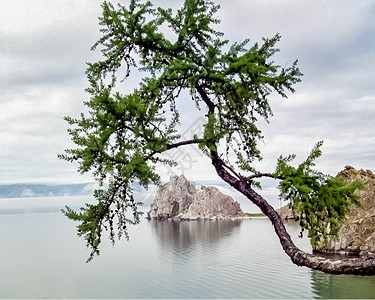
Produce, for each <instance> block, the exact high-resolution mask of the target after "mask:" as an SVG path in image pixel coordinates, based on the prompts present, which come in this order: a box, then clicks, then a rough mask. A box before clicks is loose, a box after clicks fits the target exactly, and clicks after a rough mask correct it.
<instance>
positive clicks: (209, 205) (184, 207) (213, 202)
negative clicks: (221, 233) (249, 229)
mask: <svg viewBox="0 0 375 300" xmlns="http://www.w3.org/2000/svg"><path fill="white" fill-rule="evenodd" d="M243 215H244V214H243V212H242V210H241V207H240V204H239V203H238V202H236V201H234V200H233V199H232V197H230V196H228V195H225V194H223V193H221V192H220V191H219V190H218V189H217V188H216V187H212V186H209V187H206V186H201V187H199V188H198V189H197V188H196V187H195V183H194V182H191V181H189V180H187V179H186V178H185V177H184V176H183V175H181V176H171V178H170V181H169V182H168V183H166V184H164V185H163V186H161V187H160V188H159V189H158V191H157V193H156V197H155V199H154V202H153V203H152V204H151V208H150V211H149V212H148V218H149V219H158V220H165V219H170V218H172V219H175V220H199V219H227V218H236V217H241V216H243Z"/></svg>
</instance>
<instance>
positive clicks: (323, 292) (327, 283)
mask: <svg viewBox="0 0 375 300" xmlns="http://www.w3.org/2000/svg"><path fill="white" fill-rule="evenodd" d="M311 284H312V287H313V292H314V294H315V295H316V298H320V299H332V298H336V299H374V298H375V276H369V277H367V276H354V275H330V274H325V273H323V272H319V271H312V272H311Z"/></svg>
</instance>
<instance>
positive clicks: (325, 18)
mask: <svg viewBox="0 0 375 300" xmlns="http://www.w3.org/2000/svg"><path fill="white" fill-rule="evenodd" d="M177 2H182V1H176V0H173V1H172V0H164V1H162V0H159V1H155V3H157V4H160V5H161V4H163V5H164V4H165V5H168V3H173V5H174V6H176V3H177ZM217 2H218V3H220V4H221V6H222V9H221V11H220V13H219V16H220V18H221V19H222V23H221V24H220V26H219V29H220V30H222V31H223V32H225V34H226V38H228V39H230V40H231V41H241V40H243V39H245V38H247V37H249V38H250V39H251V42H256V41H261V38H262V37H263V36H267V37H271V36H273V35H274V34H275V33H277V32H279V33H280V34H281V35H282V40H281V42H280V43H279V45H278V46H279V48H280V49H281V52H280V53H278V54H277V56H276V57H275V60H276V62H277V63H278V64H280V65H281V66H285V65H290V64H292V62H293V61H294V60H295V59H299V66H300V68H301V71H302V72H303V73H304V77H303V79H302V82H301V83H299V84H298V85H296V93H295V94H292V95H290V96H289V98H288V99H281V98H279V97H276V96H272V107H273V112H274V117H273V118H272V119H271V123H270V124H264V126H263V127H262V128H263V134H264V136H265V140H264V142H265V144H264V145H261V146H262V150H264V153H263V156H264V160H263V161H262V163H261V164H258V165H259V168H260V169H261V170H264V171H273V170H274V167H275V161H276V159H277V157H278V156H279V155H280V154H289V153H296V154H297V157H299V158H300V159H303V158H304V157H305V156H306V155H307V154H308V153H309V152H310V150H311V148H312V147H313V146H314V144H315V143H316V142H317V141H319V140H324V141H325V143H324V147H323V157H322V158H321V159H319V161H318V167H319V168H320V169H321V170H323V171H324V172H327V173H329V174H332V175H335V174H336V173H337V172H338V171H339V170H341V169H342V168H343V167H344V166H345V165H346V164H350V165H353V166H354V167H355V168H364V169H371V170H373V171H374V161H375V154H374V151H373V150H374V146H375V118H374V114H375V84H374V81H375V80H374V79H375V18H374V15H375V5H374V2H373V1H364V0H362V1H354V0H353V1H280V0H274V1H269V0H259V1H253V0H231V1H225V0H221V1H217ZM100 3H101V1H99V0H76V1H74V0H56V1H38V0H12V1H7V0H0V66H1V72H0V91H1V93H0V112H1V115H0V127H1V130H0V143H1V147H0V170H1V173H0V184H5V183H16V182H44V183H57V182H64V183H66V182H69V183H75V182H84V181H91V180H92V179H91V178H90V176H81V175H79V174H78V173H77V172H76V167H77V166H76V165H72V164H69V163H67V162H65V161H59V160H58V159H57V154H58V153H62V152H63V150H64V149H66V148H69V147H71V146H72V143H71V142H70V138H69V136H68V134H67V132H66V129H67V124H66V123H65V122H64V121H63V116H65V115H69V116H73V117H78V116H79V114H80V112H81V111H83V110H84V106H83V104H82V103H83V101H85V100H87V96H88V95H87V94H85V92H84V89H85V87H87V83H86V78H85V74H84V72H85V67H86V65H85V62H87V61H92V60H94V59H95V57H98V56H97V55H98V53H93V52H91V51H89V49H90V47H91V46H92V44H93V43H94V42H95V41H96V40H97V39H98V37H99V36H100V33H99V32H98V28H99V26H98V20H97V17H98V16H99V15H100V12H101V8H100ZM191 109H192V111H191V112H190V113H188V114H186V116H185V117H184V119H183V124H184V126H185V128H186V129H188V128H189V125H192V124H193V123H194V121H195V119H196V118H197V115H196V113H195V112H194V111H193V109H194V105H191ZM187 112H188V111H187ZM173 155H176V157H177V158H178V159H177V160H179V161H180V162H181V164H180V167H177V168H175V169H174V170H168V169H166V168H164V167H162V168H160V171H161V173H162V174H163V180H167V179H168V175H170V174H171V173H172V171H173V172H174V173H177V174H179V173H181V172H184V173H185V175H186V176H187V177H188V178H189V179H191V180H194V181H198V182H199V181H215V180H217V179H218V177H217V176H216V175H215V173H214V170H213V168H212V167H210V165H209V162H208V161H207V159H205V158H203V157H202V156H200V155H198V154H197V152H195V150H194V149H192V148H190V147H189V148H187V149H185V150H184V152H180V153H174V154H173ZM297 161H298V160H297Z"/></svg>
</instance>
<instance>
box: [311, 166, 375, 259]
mask: <svg viewBox="0 0 375 300" xmlns="http://www.w3.org/2000/svg"><path fill="white" fill-rule="evenodd" d="M337 177H341V178H344V179H346V180H348V181H350V182H352V181H354V180H361V181H362V182H364V183H365V185H364V188H363V189H362V190H360V191H357V193H358V195H359V197H360V203H361V206H360V207H358V206H356V205H352V206H351V208H350V212H349V213H348V214H347V215H346V216H345V219H344V221H343V223H342V225H341V228H340V231H339V233H338V237H337V238H332V239H331V240H330V241H329V243H328V245H324V244H320V245H318V246H317V247H316V248H315V249H314V250H315V251H316V252H327V253H341V254H344V253H345V254H359V255H372V254H375V175H374V174H373V173H372V172H371V171H370V170H366V171H364V170H362V169H361V170H359V171H357V170H356V169H354V168H353V167H351V166H346V167H345V169H344V170H343V171H341V172H339V173H338V174H337Z"/></svg>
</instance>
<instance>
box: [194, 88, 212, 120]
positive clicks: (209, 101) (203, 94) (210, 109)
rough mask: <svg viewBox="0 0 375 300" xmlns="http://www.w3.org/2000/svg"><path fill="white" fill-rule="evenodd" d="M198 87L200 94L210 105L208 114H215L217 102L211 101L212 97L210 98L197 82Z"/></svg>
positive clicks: (208, 105)
mask: <svg viewBox="0 0 375 300" xmlns="http://www.w3.org/2000/svg"><path fill="white" fill-rule="evenodd" d="M196 89H197V92H198V93H199V95H200V96H201V97H202V100H203V101H204V103H206V105H207V107H208V114H213V113H214V112H215V104H214V103H213V102H212V101H211V99H210V98H208V96H207V93H206V91H205V90H204V89H203V87H202V86H200V85H199V84H197V86H196Z"/></svg>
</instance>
